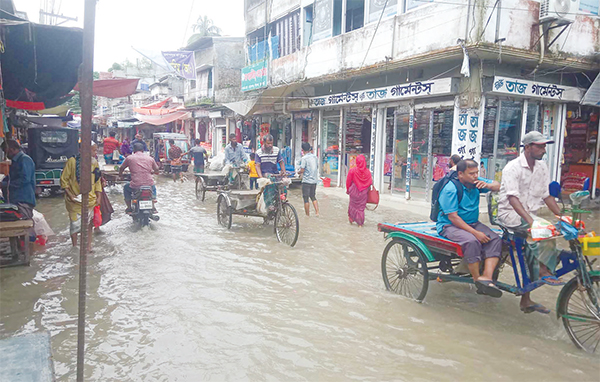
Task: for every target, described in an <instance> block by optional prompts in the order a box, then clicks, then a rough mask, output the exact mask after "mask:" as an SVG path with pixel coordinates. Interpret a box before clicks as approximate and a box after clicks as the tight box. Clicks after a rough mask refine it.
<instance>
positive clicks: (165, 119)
mask: <svg viewBox="0 0 600 382" xmlns="http://www.w3.org/2000/svg"><path fill="white" fill-rule="evenodd" d="M191 117H192V113H190V112H188V111H176V112H174V113H171V114H167V115H161V116H158V115H141V114H138V115H137V119H139V120H140V121H142V122H145V123H149V124H151V125H154V126H159V125H164V124H167V123H169V122H173V121H177V120H178V119H189V118H191Z"/></svg>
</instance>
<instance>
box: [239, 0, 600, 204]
mask: <svg viewBox="0 0 600 382" xmlns="http://www.w3.org/2000/svg"><path fill="white" fill-rule="evenodd" d="M540 7H541V10H540ZM565 7H566V8H565ZM245 17H246V44H247V50H248V54H247V56H248V59H247V67H246V68H244V70H243V73H244V76H245V75H246V74H249V75H248V76H247V77H243V79H242V90H247V91H248V94H251V95H253V96H254V100H253V101H252V102H254V103H253V105H254V106H253V107H252V108H250V109H249V110H248V112H247V116H248V117H251V118H253V119H254V120H257V123H256V124H257V125H259V126H261V130H260V132H261V133H263V134H264V133H266V132H267V131H270V132H271V133H272V134H274V135H275V136H276V139H277V140H278V142H277V143H278V144H279V145H280V146H289V147H291V149H292V151H293V152H294V153H295V154H296V155H295V156H296V158H297V157H298V154H299V147H300V142H301V141H304V140H306V141H310V142H312V143H313V145H314V146H315V147H316V148H317V152H318V155H319V158H320V161H321V167H320V169H321V175H322V176H327V177H330V178H332V179H333V182H334V183H336V182H337V184H338V185H342V184H344V179H345V175H346V174H347V172H348V170H349V169H350V168H351V167H352V166H353V164H354V160H355V157H356V155H359V154H363V155H365V156H366V157H367V161H368V163H369V166H370V169H371V171H372V172H373V176H374V181H375V185H376V187H377V188H378V189H380V190H383V191H385V190H389V192H392V193H395V194H400V195H403V196H405V197H407V198H412V199H420V200H427V199H428V198H429V194H430V190H431V187H432V185H433V181H435V180H437V179H439V178H440V177H441V176H443V174H445V173H446V172H447V170H448V166H447V161H448V159H449V156H450V155H451V154H460V155H462V156H463V157H464V158H474V159H475V160H477V161H478V162H480V163H481V169H482V172H485V175H486V176H487V177H488V178H494V177H496V178H499V177H500V176H501V170H502V168H503V167H504V165H505V164H506V163H507V161H509V160H511V159H513V158H515V157H516V156H517V155H518V154H519V145H520V139H521V137H522V136H523V135H524V134H525V133H526V132H528V131H531V130H539V131H540V132H542V133H544V134H546V135H548V136H552V137H554V139H555V141H556V144H554V145H552V146H551V147H550V146H549V149H548V155H547V160H548V163H549V166H550V168H551V172H552V177H553V179H556V180H559V179H565V178H569V181H571V180H573V181H574V183H577V182H579V180H580V179H579V178H581V177H583V175H579V174H585V176H587V177H590V178H591V179H594V178H598V177H599V175H598V169H597V167H598V165H597V163H598V154H597V153H598V149H599V144H598V129H599V125H598V115H599V109H598V107H593V106H588V105H582V104H580V102H581V100H582V97H583V96H584V93H585V92H586V90H587V89H588V88H589V87H590V85H591V84H592V81H593V80H594V78H596V76H597V75H598V72H599V70H600V54H599V52H600V18H599V17H598V0H591V1H587V0H586V1H576V0H575V1H568V2H561V1H557V0H543V1H542V2H541V3H540V2H538V1H534V0H519V1H517V0H455V1H417V0H314V1H311V0H271V1H268V0H263V1H261V0H246V2H245ZM591 98H592V96H591V95H589V96H586V99H588V100H589V99H591ZM595 102H598V100H596V101H595ZM587 103H594V101H588V102H587ZM576 178H578V179H579V180H577V181H576ZM574 187H576V185H574Z"/></svg>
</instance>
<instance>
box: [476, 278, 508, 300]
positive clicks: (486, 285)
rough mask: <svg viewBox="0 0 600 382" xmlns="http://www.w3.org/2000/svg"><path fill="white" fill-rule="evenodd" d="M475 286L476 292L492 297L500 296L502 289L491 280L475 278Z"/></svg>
mask: <svg viewBox="0 0 600 382" xmlns="http://www.w3.org/2000/svg"><path fill="white" fill-rule="evenodd" d="M475 286H476V287H477V293H478V294H485V295H488V296H490V297H494V298H499V297H502V291H501V290H500V289H498V287H497V286H496V285H494V282H493V281H492V280H477V281H475Z"/></svg>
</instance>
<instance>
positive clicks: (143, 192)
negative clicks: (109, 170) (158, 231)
mask: <svg viewBox="0 0 600 382" xmlns="http://www.w3.org/2000/svg"><path fill="white" fill-rule="evenodd" d="M152 200H153V196H152V187H149V186H142V187H140V188H139V189H137V190H134V191H133V198H132V199H131V210H132V212H131V217H132V218H133V221H134V222H139V223H140V225H141V226H142V227H144V226H147V225H149V224H150V220H153V221H155V222H157V221H159V220H160V216H158V215H157V214H156V213H155V212H154V204H153V201H152Z"/></svg>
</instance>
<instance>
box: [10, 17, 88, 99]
mask: <svg viewBox="0 0 600 382" xmlns="http://www.w3.org/2000/svg"><path fill="white" fill-rule="evenodd" d="M0 18H1V19H4V20H12V21H11V22H5V23H3V27H4V28H5V33H4V35H3V38H2V40H3V44H4V51H3V52H2V54H1V55H0V60H1V65H2V81H3V90H4V96H5V98H6V100H7V106H8V107H12V108H19V109H26V110H42V109H46V108H50V107H55V106H58V105H60V104H61V103H64V102H66V101H67V100H68V98H63V97H64V96H65V95H67V94H68V93H69V92H70V91H71V90H72V89H73V86H75V84H76V83H77V74H78V68H79V65H80V64H81V61H82V58H83V56H82V49H83V31H82V30H81V29H80V28H65V27H59V26H52V25H42V24H34V23H30V22H27V21H26V20H21V19H19V18H17V17H16V16H14V15H11V14H10V13H7V12H5V11H1V10H0ZM17 21H18V22H17Z"/></svg>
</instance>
